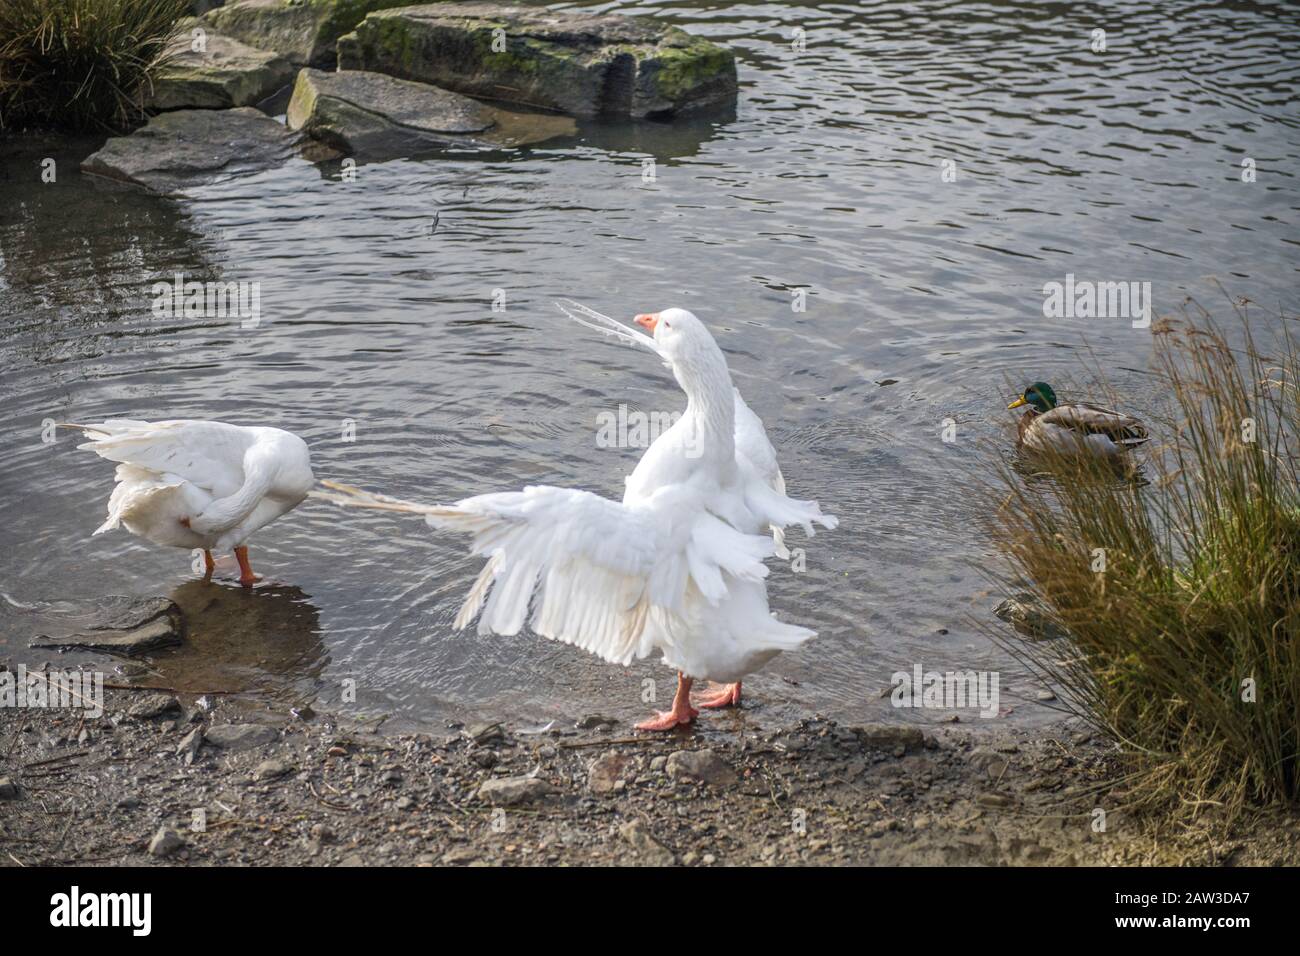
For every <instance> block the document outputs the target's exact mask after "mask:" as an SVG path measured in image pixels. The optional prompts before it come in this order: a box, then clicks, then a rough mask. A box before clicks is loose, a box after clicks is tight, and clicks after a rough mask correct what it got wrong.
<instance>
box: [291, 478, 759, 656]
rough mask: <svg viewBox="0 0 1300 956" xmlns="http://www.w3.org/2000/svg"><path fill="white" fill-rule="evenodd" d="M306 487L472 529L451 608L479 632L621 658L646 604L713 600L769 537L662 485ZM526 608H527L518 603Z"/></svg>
mask: <svg viewBox="0 0 1300 956" xmlns="http://www.w3.org/2000/svg"><path fill="white" fill-rule="evenodd" d="M323 484H324V485H325V486H326V487H327V488H329V489H330V491H328V492H320V491H317V492H313V493H312V494H313V497H317V498H321V499H324V500H328V501H333V502H335V503H336V504H341V505H353V506H358V507H365V508H374V509H378V510H383V511H396V512H404V513H409V514H418V515H421V516H423V517H424V519H425V521H426V522H428V523H429V524H430V525H432V526H433V527H436V528H443V529H447V530H451V531H460V532H463V533H466V534H469V535H471V536H472V543H471V545H470V550H471V553H473V554H476V555H480V556H482V557H484V558H486V559H487V563H486V564H485V565H484V566H483V570H482V572H480V574H479V576H478V579H477V580H476V581H475V582H474V585H473V587H471V588H470V592H469V594H468V596H467V597H466V599H465V602H464V604H463V605H462V606H461V609H460V613H459V614H458V615H457V616H456V622H455V626H456V627H457V628H462V627H465V626H467V625H468V624H469V623H470V621H472V620H474V618H475V617H476V616H477V617H478V621H479V623H478V630H479V632H480V633H496V634H517V633H518V632H519V631H520V629H521V628H522V627H523V626H524V624H525V622H527V623H528V624H529V625H530V626H531V627H532V629H533V630H534V631H536V632H537V633H538V634H541V635H542V636H543V637H549V638H552V639H554V640H558V641H563V642H565V643H567V644H573V645H575V646H577V647H581V648H582V649H583V650H586V651H590V652H591V653H593V654H596V655H598V656H600V657H602V658H604V659H605V660H607V661H611V662H613V663H618V664H624V665H626V664H628V663H630V662H631V661H632V659H633V658H634V657H644V656H646V655H647V654H649V653H650V651H651V650H652V649H653V648H652V647H650V646H649V645H648V643H647V641H646V640H645V631H646V621H647V618H648V616H649V613H650V611H651V609H652V608H658V609H661V610H662V611H664V612H665V613H667V614H678V613H680V612H681V611H682V609H683V603H684V600H685V597H686V594H687V591H688V589H690V588H694V589H695V590H697V591H698V592H699V594H700V595H702V596H703V597H704V598H705V599H706V600H707V601H709V602H710V603H712V604H717V603H718V602H720V601H721V600H722V599H723V598H725V597H726V596H727V594H728V579H729V578H736V579H742V580H759V579H762V578H764V577H766V575H767V567H766V566H765V565H764V564H763V559H764V558H766V557H769V556H771V555H772V553H773V550H774V549H773V544H772V541H771V540H770V539H768V538H766V537H763V536H760V535H749V534H743V533H741V532H739V531H736V530H735V529H734V528H732V527H731V526H730V525H727V524H726V523H724V522H723V521H721V520H719V519H718V518H716V517H714V516H713V515H711V514H709V513H708V512H707V511H706V510H704V509H703V508H702V507H700V506H699V503H698V502H694V501H692V500H689V499H685V498H683V497H682V496H680V495H676V494H673V493H669V494H665V495H657V496H655V498H654V499H653V500H652V501H650V502H648V503H646V504H642V505H625V504H622V503H620V502H616V501H611V500H610V499H608V498H602V497H601V496H599V495H595V494H592V493H591V492H588V491H575V490H572V489H569V488H556V487H552V486H548V485H538V486H533V487H529V488H525V489H524V490H523V491H519V492H503V493H498V494H487V495H478V496H476V497H473V498H466V499H464V500H463V501H459V502H457V503H455V504H453V505H421V504H415V503H413V502H407V501H402V500H400V499H397V498H390V497H388V496H385V495H376V494H371V493H368V492H364V491H361V490H359V489H356V488H351V487H349V486H347V485H340V484H337V483H335V482H323ZM530 607H531V609H532V614H531V618H530V616H529V608H530Z"/></svg>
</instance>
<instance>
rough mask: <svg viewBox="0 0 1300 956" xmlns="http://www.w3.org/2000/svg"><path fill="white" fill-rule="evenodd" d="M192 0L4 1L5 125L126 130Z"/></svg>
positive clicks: (0, 114) (0, 124)
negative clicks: (178, 23)
mask: <svg viewBox="0 0 1300 956" xmlns="http://www.w3.org/2000/svg"><path fill="white" fill-rule="evenodd" d="M188 12H189V2H188V0H3V2H0V130H15V129H23V128H25V127H29V126H31V127H43V128H55V129H70V130H120V129H123V128H125V127H128V126H130V125H131V124H132V123H134V122H136V121H138V120H139V119H141V118H142V116H143V111H142V108H141V101H142V91H144V90H147V88H148V84H149V82H150V79H151V77H152V76H153V74H154V71H156V70H157V68H158V67H159V66H160V65H161V63H162V61H163V59H164V58H165V56H166V54H167V47H168V44H169V42H170V41H171V39H172V38H173V37H174V36H175V33H176V29H177V22H178V21H179V20H180V18H181V17H183V16H185V15H186V14H187V13H188Z"/></svg>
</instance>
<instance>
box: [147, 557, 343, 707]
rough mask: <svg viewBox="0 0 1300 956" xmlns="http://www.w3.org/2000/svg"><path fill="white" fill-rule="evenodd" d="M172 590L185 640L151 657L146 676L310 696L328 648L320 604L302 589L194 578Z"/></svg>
mask: <svg viewBox="0 0 1300 956" xmlns="http://www.w3.org/2000/svg"><path fill="white" fill-rule="evenodd" d="M170 597H171V599H172V600H173V601H175V602H176V604H177V605H178V606H179V607H180V609H181V611H182V612H183V614H184V616H185V627H186V634H185V643H184V644H182V645H181V646H180V647H178V648H175V649H173V650H168V651H165V652H163V653H161V654H159V655H158V656H157V657H155V658H154V659H153V660H152V661H151V662H150V668H151V670H152V671H153V675H152V676H151V677H150V678H149V682H150V683H153V682H154V681H156V680H159V679H161V681H162V683H164V684H167V685H168V686H170V687H174V688H175V689H177V690H181V691H185V692H188V693H202V692H203V691H210V690H223V691H237V692H244V691H248V690H255V689H256V690H260V691H264V692H267V693H269V694H270V695H271V696H273V697H275V698H278V699H282V700H288V699H292V700H293V701H295V702H303V701H308V700H311V699H313V698H314V695H315V689H316V686H317V682H318V681H319V679H320V677H321V674H322V673H323V672H324V670H325V668H326V667H327V666H328V665H329V661H330V655H329V652H328V650H327V649H326V646H325V642H324V640H323V636H322V629H321V622H320V610H319V609H318V608H317V607H316V604H315V603H314V602H313V601H312V599H311V598H310V596H308V595H307V593H306V592H304V591H303V590H302V588H299V587H295V586H293V585H286V584H271V585H266V584H263V585H259V586H258V587H255V588H243V587H240V586H238V585H237V584H226V583H223V582H220V581H218V580H213V581H202V580H197V581H187V582H186V583H184V584H182V585H181V586H180V587H178V588H176V589H175V590H174V591H172V592H171V594H170Z"/></svg>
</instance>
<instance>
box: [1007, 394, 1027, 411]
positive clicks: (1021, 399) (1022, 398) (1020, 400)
mask: <svg viewBox="0 0 1300 956" xmlns="http://www.w3.org/2000/svg"><path fill="white" fill-rule="evenodd" d="M1028 404H1029V403H1028V402H1027V401H1025V396H1023V395H1021V396H1020V397H1019V398H1017V399H1016V400H1015V401H1014V402H1012V403H1011V404H1010V405H1008V406H1007V408H1019V407H1020V406H1021V405H1028Z"/></svg>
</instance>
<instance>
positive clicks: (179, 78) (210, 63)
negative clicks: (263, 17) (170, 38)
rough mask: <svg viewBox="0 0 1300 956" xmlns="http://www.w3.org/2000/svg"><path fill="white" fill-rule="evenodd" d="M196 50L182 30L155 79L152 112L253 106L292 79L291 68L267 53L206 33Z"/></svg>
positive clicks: (191, 39) (284, 61) (230, 39)
mask: <svg viewBox="0 0 1300 956" xmlns="http://www.w3.org/2000/svg"><path fill="white" fill-rule="evenodd" d="M195 22H196V23H197V21H195ZM195 45H196V38H195V37H194V36H193V34H192V33H191V32H190V30H189V29H182V31H181V33H180V35H179V36H178V37H177V38H176V41H175V43H174V44H173V46H172V50H171V52H172V54H173V55H172V57H171V59H169V60H168V61H167V62H166V63H165V64H164V65H163V66H162V67H161V68H160V69H159V71H158V76H157V78H155V80H154V83H153V96H152V97H150V99H149V107H150V109H154V110H184V109H229V108H231V107H233V106H252V105H254V104H256V103H260V102H261V101H262V100H264V99H266V98H267V97H268V96H272V95H273V94H275V92H276V91H278V90H280V89H282V88H284V87H285V86H287V85H288V84H289V83H290V82H292V80H293V70H294V68H293V64H291V63H290V62H289V61H288V60H286V59H285V58H284V57H282V56H280V55H279V54H277V53H273V52H271V51H269V50H259V49H257V48H256V47H251V46H248V45H247V44H245V43H241V42H240V41H239V40H236V39H234V38H232V37H228V36H223V35H221V34H220V33H215V32H212V31H210V30H209V31H206V32H205V33H204V35H203V37H202V42H201V44H200V45H201V46H202V49H200V50H196V49H194V46H195Z"/></svg>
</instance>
